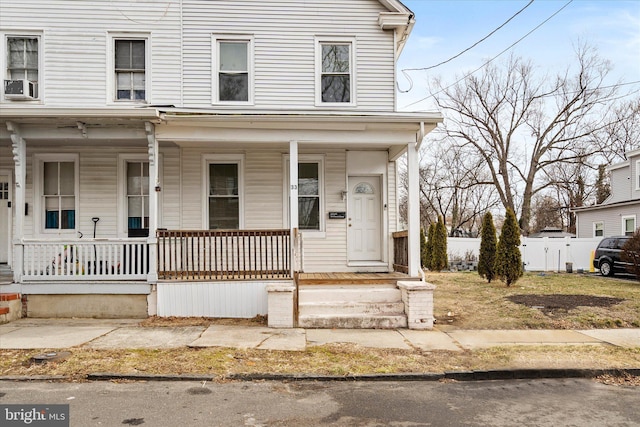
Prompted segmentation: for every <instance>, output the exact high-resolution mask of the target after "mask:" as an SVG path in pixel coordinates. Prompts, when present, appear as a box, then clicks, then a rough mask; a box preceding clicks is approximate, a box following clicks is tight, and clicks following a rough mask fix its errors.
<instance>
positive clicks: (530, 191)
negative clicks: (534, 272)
mask: <svg viewBox="0 0 640 427" xmlns="http://www.w3.org/2000/svg"><path fill="white" fill-rule="evenodd" d="M576 53H577V55H576V63H575V70H574V71H571V69H568V70H567V71H566V72H564V73H562V74H558V75H557V76H555V77H553V78H550V77H547V76H537V75H536V74H535V69H534V67H533V65H532V64H531V63H530V62H528V61H525V60H523V59H522V58H519V57H513V56H512V57H511V58H510V59H509V60H508V61H507V62H506V63H505V64H504V65H503V66H498V65H494V64H491V65H489V66H487V67H486V68H485V69H484V71H483V73H482V74H480V75H478V76H474V75H470V76H468V77H466V78H465V79H463V80H461V81H459V82H458V83H456V84H453V85H450V86H446V85H445V84H444V83H443V82H442V81H441V80H439V79H438V80H437V81H436V84H437V86H438V87H439V91H438V92H437V94H436V100H437V103H438V105H439V106H440V108H442V109H443V111H444V113H445V128H446V131H447V133H448V135H449V136H450V137H452V138H454V139H456V140H458V141H460V146H462V147H472V148H473V149H474V150H475V152H476V153H477V154H478V155H479V156H481V157H482V158H483V159H484V167H485V168H486V169H488V171H489V174H490V180H491V182H492V184H493V185H494V186H495V188H496V190H497V193H498V195H499V197H500V200H501V202H502V204H503V205H504V207H505V208H509V209H512V210H514V211H516V210H519V212H520V220H519V223H520V227H521V229H522V231H523V233H524V234H528V233H529V222H530V220H531V204H532V200H533V197H534V196H535V195H536V194H537V193H538V192H540V191H542V190H544V189H545V188H547V187H548V186H549V181H548V180H544V179H540V173H541V172H542V171H544V170H546V169H548V168H549V167H551V166H552V165H554V164H558V163H564V162H571V161H575V159H577V158H578V157H581V156H589V155H590V154H592V153H595V152H597V150H598V147H596V146H594V144H593V139H592V138H589V136H590V135H592V134H593V132H596V131H598V130H601V129H603V128H604V127H605V125H606V117H605V115H604V114H603V111H602V108H603V107H605V106H606V105H607V104H610V103H611V102H610V100H611V99H612V97H613V95H614V94H615V93H616V90H617V87H615V86H605V85H604V83H603V82H604V79H605V77H606V76H607V74H608V72H609V69H610V66H609V63H608V62H607V61H606V60H603V59H601V58H600V57H599V56H598V55H597V53H596V52H594V51H593V50H592V49H590V48H589V47H582V48H580V49H578V51H577V52H576Z"/></svg>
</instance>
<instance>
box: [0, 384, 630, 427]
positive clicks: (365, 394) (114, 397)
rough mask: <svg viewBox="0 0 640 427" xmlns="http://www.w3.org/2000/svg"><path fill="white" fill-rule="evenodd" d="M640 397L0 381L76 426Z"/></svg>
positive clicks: (512, 413)
mask: <svg viewBox="0 0 640 427" xmlns="http://www.w3.org/2000/svg"><path fill="white" fill-rule="evenodd" d="M638 402H640V387H629V386H627V387H621V386H609V385H603V384H600V383H597V382H595V381H592V380H588V379H559V380H509V381H476V382H449V383H439V382H417V381H416V382H311V381H300V382H279V381H270V382H230V383H223V384H217V383H205V384H203V383H199V382H161V381H154V382H128V383H113V382H90V383H47V382H6V381H2V382H0V405H6V404H14V403H21V404H26V403H31V404H49V405H51V404H69V405H70V420H71V423H70V425H71V426H77V427H91V426H119V427H122V426H127V425H143V426H145V427H146V426H149V427H151V426H153V427H155V426H160V427H164V426H185V427H189V426H296V427H304V426H349V427H352V426H398V427H400V426H402V427H410V426H442V427H446V426H515V425H521V426H554V427H558V426H580V427H583V426H600V427H601V426H639V425H640V410H638ZM0 418H1V416H0ZM0 424H2V423H1V422H0ZM32 425H35V424H32Z"/></svg>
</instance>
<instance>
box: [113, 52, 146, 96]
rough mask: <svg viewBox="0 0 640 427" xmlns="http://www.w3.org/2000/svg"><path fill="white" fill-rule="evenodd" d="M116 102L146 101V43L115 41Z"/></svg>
mask: <svg viewBox="0 0 640 427" xmlns="http://www.w3.org/2000/svg"><path fill="white" fill-rule="evenodd" d="M114 42H115V46H114V51H115V59H114V65H115V80H116V100H118V101H144V100H145V99H146V79H145V75H146V47H145V44H146V41H145V40H115V41H114Z"/></svg>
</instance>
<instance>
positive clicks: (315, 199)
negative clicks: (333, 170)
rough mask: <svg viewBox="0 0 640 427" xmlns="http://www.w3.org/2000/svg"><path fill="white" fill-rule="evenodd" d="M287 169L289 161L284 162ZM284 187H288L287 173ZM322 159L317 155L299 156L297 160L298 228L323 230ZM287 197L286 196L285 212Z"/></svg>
mask: <svg viewBox="0 0 640 427" xmlns="http://www.w3.org/2000/svg"><path fill="white" fill-rule="evenodd" d="M285 167H286V169H285V170H289V162H288V160H287V162H286V166H285ZM285 176H286V177H287V179H286V184H285V188H287V189H288V188H290V187H289V179H288V173H287V174H285ZM323 185H324V183H323V161H322V160H321V159H318V156H300V159H299V161H298V228H299V229H300V230H307V231H321V230H323V222H324V218H323V216H322V212H324V209H323V204H324V200H323V196H322V195H323V191H322V189H323ZM288 212H289V197H288V196H287V213H288ZM287 218H288V216H287Z"/></svg>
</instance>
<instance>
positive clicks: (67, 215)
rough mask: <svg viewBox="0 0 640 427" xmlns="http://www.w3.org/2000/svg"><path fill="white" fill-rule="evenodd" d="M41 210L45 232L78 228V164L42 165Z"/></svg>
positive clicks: (64, 162)
mask: <svg viewBox="0 0 640 427" xmlns="http://www.w3.org/2000/svg"><path fill="white" fill-rule="evenodd" d="M41 168H42V170H41V176H42V181H41V182H40V188H41V189H42V193H41V194H42V196H41V209H43V212H44V229H45V230H73V229H75V228H76V188H77V180H76V164H75V162H74V161H67V160H62V161H43V162H42V163H41Z"/></svg>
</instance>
